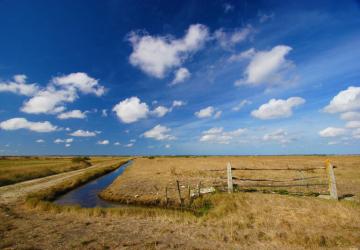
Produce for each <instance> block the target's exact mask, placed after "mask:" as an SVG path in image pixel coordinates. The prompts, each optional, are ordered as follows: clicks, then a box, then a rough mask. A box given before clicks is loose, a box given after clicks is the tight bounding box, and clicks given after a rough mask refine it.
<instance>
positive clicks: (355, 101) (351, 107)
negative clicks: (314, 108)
mask: <svg viewBox="0 0 360 250" xmlns="http://www.w3.org/2000/svg"><path fill="white" fill-rule="evenodd" d="M356 110H360V87H353V86H350V87H348V88H347V89H346V90H342V91H340V92H339V93H338V94H337V95H336V96H335V97H334V98H333V99H332V100H331V101H330V103H329V105H327V106H326V107H325V108H324V111H325V112H328V113H339V112H348V111H356Z"/></svg>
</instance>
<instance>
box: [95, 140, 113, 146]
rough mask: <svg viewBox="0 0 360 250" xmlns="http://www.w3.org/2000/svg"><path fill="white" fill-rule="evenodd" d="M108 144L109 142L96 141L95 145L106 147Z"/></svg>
mask: <svg viewBox="0 0 360 250" xmlns="http://www.w3.org/2000/svg"><path fill="white" fill-rule="evenodd" d="M109 143H110V142H109V140H103V141H98V142H97V144H99V145H108V144H109Z"/></svg>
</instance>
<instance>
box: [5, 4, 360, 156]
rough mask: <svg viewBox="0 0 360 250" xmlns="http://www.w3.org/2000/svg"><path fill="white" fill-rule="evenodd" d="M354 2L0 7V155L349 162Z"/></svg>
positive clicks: (354, 149) (358, 105) (358, 12)
mask: <svg viewBox="0 0 360 250" xmlns="http://www.w3.org/2000/svg"><path fill="white" fill-rule="evenodd" d="M359 27H360V3H359V1H350V0H349V1H341V2H340V1H287V2H286V3H284V2H282V1H211V2H210V3H209V1H133V0H132V1H4V0H2V1H0V33H1V34H2V36H1V40H0V154H2V155H11V154H25V155H27V154H313V153H318V154H323V153H329V154H333V153H335V154H353V153H359V148H360V85H359V81H360V63H359V58H360V28H359Z"/></svg>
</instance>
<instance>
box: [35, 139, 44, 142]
mask: <svg viewBox="0 0 360 250" xmlns="http://www.w3.org/2000/svg"><path fill="white" fill-rule="evenodd" d="M44 142H45V141H44V140H43V139H38V140H36V143H44Z"/></svg>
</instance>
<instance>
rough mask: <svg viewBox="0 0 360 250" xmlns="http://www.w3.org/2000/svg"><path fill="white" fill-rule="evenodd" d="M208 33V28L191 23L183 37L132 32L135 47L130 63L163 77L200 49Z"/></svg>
mask: <svg viewBox="0 0 360 250" xmlns="http://www.w3.org/2000/svg"><path fill="white" fill-rule="evenodd" d="M208 33H209V32H208V28H207V27H206V26H204V25H201V24H194V25H190V27H189V29H188V30H187V32H186V34H185V36H184V37H183V38H181V39H174V38H173V37H172V36H170V35H167V36H151V35H143V36H141V35H139V34H137V33H135V32H132V33H130V35H129V41H130V42H131V44H132V47H133V52H132V53H131V55H130V58H129V60H130V63H131V64H132V65H133V66H136V67H139V68H140V69H141V70H142V71H144V72H145V73H147V74H149V75H151V76H154V77H157V78H163V77H164V76H165V73H166V72H167V71H168V70H169V69H172V68H174V67H176V66H180V65H181V64H182V63H183V62H184V61H185V60H186V58H187V57H188V55H189V54H190V53H191V52H195V51H197V50H199V49H200V48H201V47H202V46H203V44H204V43H205V41H206V39H207V38H208Z"/></svg>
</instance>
